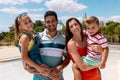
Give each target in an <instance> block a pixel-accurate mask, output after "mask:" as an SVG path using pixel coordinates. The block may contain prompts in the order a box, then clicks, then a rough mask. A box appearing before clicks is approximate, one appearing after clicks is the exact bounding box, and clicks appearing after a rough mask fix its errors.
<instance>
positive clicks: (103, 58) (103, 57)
mask: <svg viewBox="0 0 120 80" xmlns="http://www.w3.org/2000/svg"><path fill="white" fill-rule="evenodd" d="M108 52H109V48H108V47H107V48H104V49H103V52H102V61H101V63H100V65H99V68H101V69H103V68H105V64H106V61H107V58H108Z"/></svg>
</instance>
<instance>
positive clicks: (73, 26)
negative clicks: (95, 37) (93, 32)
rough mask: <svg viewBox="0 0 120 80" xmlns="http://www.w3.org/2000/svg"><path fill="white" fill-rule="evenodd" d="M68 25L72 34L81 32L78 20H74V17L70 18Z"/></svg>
mask: <svg viewBox="0 0 120 80" xmlns="http://www.w3.org/2000/svg"><path fill="white" fill-rule="evenodd" d="M68 25H69V29H70V31H71V33H72V34H73V35H75V34H80V33H81V28H80V25H79V24H78V22H77V21H76V20H74V19H73V20H71V21H70V22H69V24H68Z"/></svg>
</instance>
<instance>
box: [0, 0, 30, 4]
mask: <svg viewBox="0 0 120 80" xmlns="http://www.w3.org/2000/svg"><path fill="white" fill-rule="evenodd" d="M27 2H28V0H0V4H12V5H16V4H20V5H21V4H24V3H27Z"/></svg>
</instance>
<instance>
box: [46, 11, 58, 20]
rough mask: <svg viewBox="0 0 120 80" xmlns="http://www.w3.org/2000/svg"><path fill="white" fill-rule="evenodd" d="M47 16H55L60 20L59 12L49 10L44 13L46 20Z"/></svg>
mask: <svg viewBox="0 0 120 80" xmlns="http://www.w3.org/2000/svg"><path fill="white" fill-rule="evenodd" d="M47 16H55V18H56V20H58V18H57V14H56V12H55V11H47V12H46V13H45V15H44V20H45V19H46V17H47Z"/></svg>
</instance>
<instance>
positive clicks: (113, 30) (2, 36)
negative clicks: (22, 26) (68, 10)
mask: <svg viewBox="0 0 120 80" xmlns="http://www.w3.org/2000/svg"><path fill="white" fill-rule="evenodd" d="M59 25H61V26H62V30H61V32H62V33H63V34H65V29H66V26H65V25H64V24H63V22H62V21H59ZM82 25H83V29H85V25H84V23H83V22H82ZM100 25H101V32H102V33H103V34H104V35H105V37H106V38H107V39H108V41H110V42H120V23H119V22H113V21H108V22H107V23H106V24H105V23H104V22H103V21H101V22H100ZM44 29H45V26H44V23H43V21H40V20H36V21H35V23H34V31H36V32H42V31H43V30H44ZM0 40H2V41H4V42H8V43H10V44H11V43H14V45H16V46H17V43H18V42H17V41H15V37H14V27H13V26H11V27H9V32H2V33H0Z"/></svg>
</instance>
